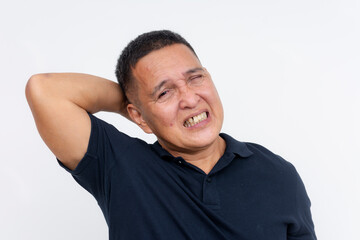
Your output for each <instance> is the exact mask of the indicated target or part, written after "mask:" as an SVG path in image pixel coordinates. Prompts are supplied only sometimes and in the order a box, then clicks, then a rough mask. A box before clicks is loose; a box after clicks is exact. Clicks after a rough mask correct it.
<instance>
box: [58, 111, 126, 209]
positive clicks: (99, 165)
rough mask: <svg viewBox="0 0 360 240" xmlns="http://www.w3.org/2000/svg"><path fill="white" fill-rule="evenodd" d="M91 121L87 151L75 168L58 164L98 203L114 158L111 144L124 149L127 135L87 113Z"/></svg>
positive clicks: (103, 191)
mask: <svg viewBox="0 0 360 240" xmlns="http://www.w3.org/2000/svg"><path fill="white" fill-rule="evenodd" d="M88 115H89V118H90V120H91V133H90V138H89V143H88V148H87V151H86V153H85V155H84V157H83V158H82V159H81V161H80V162H79V164H78V165H77V167H76V168H75V169H74V170H73V171H72V170H70V169H69V168H67V167H66V166H64V165H63V164H62V163H61V162H60V161H59V160H58V159H57V161H58V163H59V164H60V166H61V167H63V168H64V169H65V170H66V171H68V172H69V173H70V174H71V175H72V176H73V178H74V179H75V180H76V182H78V183H79V184H80V185H81V186H82V187H83V188H85V189H86V190H87V191H88V192H89V193H91V194H92V195H93V196H94V197H95V198H96V200H97V201H98V203H101V202H102V201H104V198H105V190H106V184H107V179H106V173H107V172H108V171H109V169H110V168H111V166H112V164H113V161H114V156H113V155H112V153H113V151H112V144H113V143H114V141H115V140H116V144H117V146H119V147H120V148H121V147H126V146H125V145H126V142H128V141H127V139H128V138H129V137H128V136H127V135H125V134H123V133H121V132H119V131H118V130H117V129H116V128H115V127H114V126H112V125H111V124H108V123H107V122H105V121H103V120H101V119H99V118H97V117H96V116H94V115H92V114H90V113H88ZM114 136H116V138H115V140H114Z"/></svg>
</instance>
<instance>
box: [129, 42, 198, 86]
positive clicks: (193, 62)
mask: <svg viewBox="0 0 360 240" xmlns="http://www.w3.org/2000/svg"><path fill="white" fill-rule="evenodd" d="M200 67H202V66H201V63H200V61H199V59H198V58H197V57H196V56H195V54H194V53H193V52H192V51H191V50H190V49H189V48H188V47H187V46H185V45H183V44H173V45H170V46H166V47H164V48H161V49H159V50H155V51H153V52H151V53H149V54H148V55H146V56H144V57H143V58H141V59H140V60H139V61H138V62H137V64H136V65H135V68H133V75H134V77H135V79H137V81H138V84H140V85H144V86H146V87H151V86H153V85H154V84H156V83H157V82H158V81H163V80H165V79H172V78H179V77H183V75H184V74H185V73H186V72H188V71H189V70H190V69H194V68H200Z"/></svg>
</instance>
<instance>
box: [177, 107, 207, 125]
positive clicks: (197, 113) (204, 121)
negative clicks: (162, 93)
mask: <svg viewBox="0 0 360 240" xmlns="http://www.w3.org/2000/svg"><path fill="white" fill-rule="evenodd" d="M203 112H205V113H206V115H207V118H206V119H205V120H203V121H201V122H199V123H198V124H196V125H194V126H192V127H185V128H186V129H192V128H197V127H201V126H203V125H205V124H207V123H208V122H209V121H210V113H209V111H208V110H206V109H203V110H200V111H198V112H196V113H194V114H191V115H189V116H187V117H186V118H185V120H184V121H183V123H184V122H185V121H186V120H188V119H189V118H191V117H194V116H197V115H199V114H200V113H203Z"/></svg>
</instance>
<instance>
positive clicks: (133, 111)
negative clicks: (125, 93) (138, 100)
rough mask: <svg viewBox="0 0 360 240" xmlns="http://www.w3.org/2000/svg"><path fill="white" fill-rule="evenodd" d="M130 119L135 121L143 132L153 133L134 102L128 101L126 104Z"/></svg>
mask: <svg viewBox="0 0 360 240" xmlns="http://www.w3.org/2000/svg"><path fill="white" fill-rule="evenodd" d="M126 109H127V111H128V113H129V116H130V118H131V120H132V121H133V122H134V123H136V124H137V125H138V126H139V127H140V128H141V129H142V130H143V131H144V132H146V133H153V132H152V130H151V129H150V127H149V126H148V124H147V123H146V121H145V120H144V118H143V117H142V114H141V111H140V109H139V108H137V107H136V106H135V105H134V104H132V103H129V104H128V105H127V106H126Z"/></svg>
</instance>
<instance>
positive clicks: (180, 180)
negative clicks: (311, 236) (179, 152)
mask: <svg viewBox="0 0 360 240" xmlns="http://www.w3.org/2000/svg"><path fill="white" fill-rule="evenodd" d="M134 164H135V163H134ZM238 165H239V164H237V163H233V164H231V165H230V166H229V168H224V169H223V170H222V171H219V172H217V173H216V174H214V175H209V176H208V175H205V174H201V173H200V172H197V171H195V170H194V169H192V168H189V167H187V166H184V165H183V164H182V163H180V162H178V163H176V161H174V162H167V161H163V162H157V163H153V162H151V163H149V162H147V161H146V159H144V161H142V162H141V163H140V164H137V166H136V167H135V166H128V167H124V166H122V167H121V168H114V169H112V171H111V173H110V174H109V178H108V180H107V183H106V185H107V186H106V189H107V190H106V195H107V196H106V201H105V202H104V204H105V205H106V206H105V207H103V209H106V212H104V215H105V217H106V218H107V220H108V224H109V229H110V236H117V237H119V236H120V237H122V238H125V239H151V238H149V236H152V238H153V239H169V238H170V237H171V239H268V238H269V236H272V238H271V239H286V218H287V216H288V212H287V210H286V209H284V207H283V202H284V201H288V199H286V197H284V196H283V195H282V192H283V189H285V188H286V186H285V185H286V184H285V185H284V184H282V183H281V181H277V180H276V179H275V180H274V179H272V178H270V177H269V176H263V175H261V174H260V176H257V175H256V174H255V173H251V172H244V169H243V170H242V166H241V164H240V165H239V166H238ZM230 167H231V168H230ZM132 237H134V238H132ZM114 239H115V238H114Z"/></svg>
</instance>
